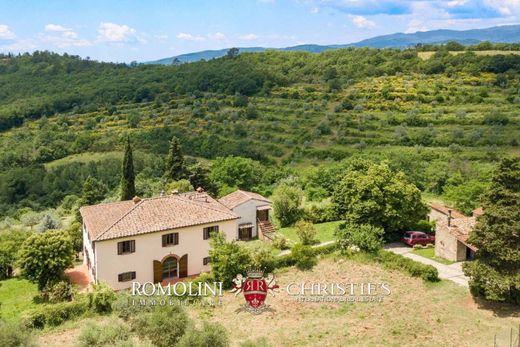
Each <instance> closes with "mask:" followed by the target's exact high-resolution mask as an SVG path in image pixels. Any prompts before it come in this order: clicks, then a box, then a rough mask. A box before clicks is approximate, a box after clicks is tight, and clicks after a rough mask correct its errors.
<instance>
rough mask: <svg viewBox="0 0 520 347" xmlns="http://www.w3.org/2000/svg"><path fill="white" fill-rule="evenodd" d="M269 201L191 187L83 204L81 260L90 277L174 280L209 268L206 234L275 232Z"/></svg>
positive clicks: (128, 282)
mask: <svg viewBox="0 0 520 347" xmlns="http://www.w3.org/2000/svg"><path fill="white" fill-rule="evenodd" d="M270 210H271V202H270V201H269V200H268V199H266V198H265V197H263V196H261V195H259V194H256V193H252V192H246V191H241V190H238V191H235V192H233V193H231V194H229V195H226V196H224V197H222V198H221V199H219V200H215V199H213V198H212V197H211V196H210V195H208V194H207V193H206V192H204V190H203V189H202V188H199V189H197V191H196V192H190V193H183V194H178V193H176V192H173V193H172V194H170V195H161V196H159V197H154V198H147V199H141V198H139V197H134V199H132V200H130V201H121V202H114V203H106V204H99V205H93V206H83V207H82V208H81V209H80V213H81V216H82V218H83V244H84V263H85V264H86V266H87V268H88V272H89V276H90V280H91V282H94V283H96V282H99V281H103V282H106V283H108V285H110V286H111V287H112V288H114V289H116V290H121V289H126V288H130V287H131V286H132V281H134V280H135V281H139V282H141V283H144V282H154V283H160V282H163V281H174V280H176V279H179V278H185V277H188V276H194V275H198V274H200V273H202V272H207V271H209V270H210V267H209V264H210V262H211V259H210V257H209V249H210V246H209V239H210V235H211V233H212V232H221V233H223V234H224V235H225V238H226V239H227V240H229V241H231V240H250V239H252V238H256V237H260V238H263V237H264V235H269V234H270V233H272V232H273V231H274V229H273V227H272V225H271V223H270V221H269V211H270Z"/></svg>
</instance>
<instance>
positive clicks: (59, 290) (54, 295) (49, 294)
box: [42, 279, 74, 303]
mask: <svg viewBox="0 0 520 347" xmlns="http://www.w3.org/2000/svg"><path fill="white" fill-rule="evenodd" d="M73 297H74V288H73V287H72V284H71V283H70V282H69V281H68V280H65V279H64V280H61V281H58V282H56V283H52V284H51V283H48V284H47V285H46V286H45V288H43V291H42V298H43V299H44V300H45V301H48V302H50V303H57V302H62V301H71V300H72V299H73Z"/></svg>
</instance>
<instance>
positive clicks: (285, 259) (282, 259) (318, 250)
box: [275, 243, 337, 268]
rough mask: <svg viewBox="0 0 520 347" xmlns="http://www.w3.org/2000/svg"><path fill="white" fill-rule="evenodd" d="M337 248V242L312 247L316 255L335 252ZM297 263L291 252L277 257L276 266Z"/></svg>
mask: <svg viewBox="0 0 520 347" xmlns="http://www.w3.org/2000/svg"><path fill="white" fill-rule="evenodd" d="M336 249H337V245H336V243H330V244H328V245H325V246H318V247H312V251H313V253H314V255H320V254H330V253H332V252H334V251H335V250H336ZM295 264H296V259H294V257H293V255H292V254H291V253H289V254H284V255H281V256H279V257H276V262H275V268H281V267H288V266H294V265H295Z"/></svg>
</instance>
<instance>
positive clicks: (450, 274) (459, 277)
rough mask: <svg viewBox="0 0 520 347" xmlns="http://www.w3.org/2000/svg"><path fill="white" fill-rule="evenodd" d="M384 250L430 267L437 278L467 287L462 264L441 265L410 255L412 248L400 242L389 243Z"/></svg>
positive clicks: (413, 254)
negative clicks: (436, 273)
mask: <svg viewBox="0 0 520 347" xmlns="http://www.w3.org/2000/svg"><path fill="white" fill-rule="evenodd" d="M385 249H386V250H387V251H390V252H393V253H397V254H400V255H402V256H404V257H407V258H410V259H413V260H415V261H417V262H419V263H423V264H427V265H432V266H434V267H435V268H436V269H437V270H438V271H439V278H442V279H445V280H450V281H452V282H455V283H456V284H458V285H460V286H463V287H466V288H467V287H468V277H466V276H465V275H464V272H462V262H458V263H453V264H450V265H445V264H441V263H439V262H437V261H435V260H432V259H429V258H425V257H423V256H420V255H417V254H415V253H412V250H413V248H411V247H408V246H406V245H404V244H402V243H400V242H395V243H389V244H387V245H385Z"/></svg>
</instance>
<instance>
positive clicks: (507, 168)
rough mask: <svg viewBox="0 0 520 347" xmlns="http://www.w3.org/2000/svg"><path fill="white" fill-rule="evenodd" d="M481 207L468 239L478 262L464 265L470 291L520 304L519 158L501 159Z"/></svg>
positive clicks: (489, 297)
mask: <svg viewBox="0 0 520 347" xmlns="http://www.w3.org/2000/svg"><path fill="white" fill-rule="evenodd" d="M482 207H483V208H484V214H483V215H482V216H481V217H479V218H478V220H477V224H476V226H475V229H474V230H473V232H472V233H471V235H470V237H469V239H468V242H469V243H471V244H472V245H474V246H475V247H477V248H478V251H477V253H476V255H475V261H472V262H468V263H466V264H464V272H465V274H466V275H467V276H469V277H470V281H469V286H470V290H471V293H472V294H473V295H475V296H482V297H484V298H486V299H488V300H493V301H506V302H511V303H515V304H518V305H520V157H516V158H508V159H504V160H502V161H501V162H500V164H499V165H498V167H497V169H496V171H495V173H494V175H493V178H492V180H491V184H490V186H489V188H488V190H487V192H486V194H485V196H484V199H483V204H482Z"/></svg>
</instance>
